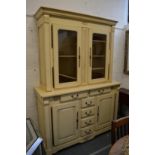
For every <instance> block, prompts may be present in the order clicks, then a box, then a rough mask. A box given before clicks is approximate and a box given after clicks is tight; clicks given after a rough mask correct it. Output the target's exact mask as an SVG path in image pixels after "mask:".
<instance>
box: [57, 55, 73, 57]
mask: <svg viewBox="0 0 155 155" xmlns="http://www.w3.org/2000/svg"><path fill="white" fill-rule="evenodd" d="M59 58H76V55H59Z"/></svg>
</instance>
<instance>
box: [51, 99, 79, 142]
mask: <svg viewBox="0 0 155 155" xmlns="http://www.w3.org/2000/svg"><path fill="white" fill-rule="evenodd" d="M78 104H79V101H73V102H67V103H64V104H57V105H53V115H52V117H53V132H54V144H55V145H59V144H62V143H65V142H68V141H71V140H73V139H76V138H77V137H78V132H79V124H78V119H79V118H78V117H79V114H78Z"/></svg>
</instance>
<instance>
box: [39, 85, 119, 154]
mask: <svg viewBox="0 0 155 155" xmlns="http://www.w3.org/2000/svg"><path fill="white" fill-rule="evenodd" d="M106 90H107V88H106ZM118 90H119V89H118V87H114V88H110V91H105V90H104V89H103V88H102V91H101V90H98V89H97V90H96V89H95V90H91V92H90V90H88V91H84V92H82V91H81V92H77V93H74V94H73V93H68V94H66V95H59V96H52V97H50V96H48V97H41V96H39V95H38V112H39V126H40V131H41V134H42V137H43V138H44V142H45V147H46V152H47V155H51V154H52V153H55V152H57V151H59V150H62V149H64V148H66V147H69V146H71V145H74V144H77V143H82V142H85V141H87V140H90V139H92V138H94V137H95V136H96V135H99V134H101V133H104V132H105V131H108V130H110V129H111V121H112V120H113V119H114V118H115V117H116V115H115V113H116V110H117V106H118V105H117V104H118V101H117V98H118Z"/></svg>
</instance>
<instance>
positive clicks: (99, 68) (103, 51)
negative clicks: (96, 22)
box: [89, 29, 109, 83]
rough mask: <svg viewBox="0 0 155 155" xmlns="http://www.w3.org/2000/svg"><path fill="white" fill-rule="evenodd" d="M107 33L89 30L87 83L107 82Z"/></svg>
mask: <svg viewBox="0 0 155 155" xmlns="http://www.w3.org/2000/svg"><path fill="white" fill-rule="evenodd" d="M108 52H109V31H106V30H100V29H90V57H89V58H90V66H89V83H96V82H103V81H106V80H108V63H109V62H108Z"/></svg>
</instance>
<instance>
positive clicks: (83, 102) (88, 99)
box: [82, 98, 95, 108]
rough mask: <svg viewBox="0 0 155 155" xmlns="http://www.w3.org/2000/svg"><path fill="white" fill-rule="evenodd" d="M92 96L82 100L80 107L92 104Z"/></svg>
mask: <svg viewBox="0 0 155 155" xmlns="http://www.w3.org/2000/svg"><path fill="white" fill-rule="evenodd" d="M94 102H95V101H94V98H87V99H83V100H82V108H86V107H91V106H94V105H95V103H94Z"/></svg>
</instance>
